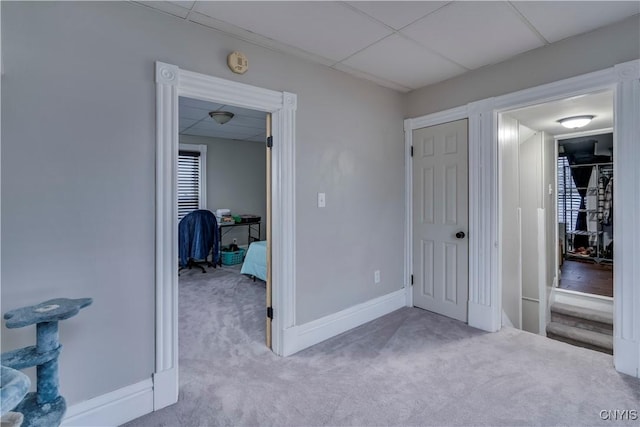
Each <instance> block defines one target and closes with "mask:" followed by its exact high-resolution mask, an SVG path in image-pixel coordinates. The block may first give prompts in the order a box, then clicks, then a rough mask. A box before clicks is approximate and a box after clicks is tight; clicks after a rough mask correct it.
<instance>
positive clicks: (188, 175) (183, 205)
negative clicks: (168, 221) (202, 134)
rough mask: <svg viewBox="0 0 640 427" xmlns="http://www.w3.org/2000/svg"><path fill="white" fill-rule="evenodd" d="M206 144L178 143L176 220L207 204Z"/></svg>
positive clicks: (203, 207)
mask: <svg viewBox="0 0 640 427" xmlns="http://www.w3.org/2000/svg"><path fill="white" fill-rule="evenodd" d="M206 183H207V146H206V145H193V144H180V151H179V153H178V221H180V220H181V219H182V218H183V217H184V216H185V215H187V214H188V213H189V212H191V211H194V210H196V209H206V206H207V191H206Z"/></svg>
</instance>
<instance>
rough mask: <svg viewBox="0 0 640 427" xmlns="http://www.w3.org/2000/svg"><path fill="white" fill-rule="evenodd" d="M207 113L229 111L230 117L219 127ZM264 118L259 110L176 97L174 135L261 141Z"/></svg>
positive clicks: (264, 133) (264, 115)
mask: <svg viewBox="0 0 640 427" xmlns="http://www.w3.org/2000/svg"><path fill="white" fill-rule="evenodd" d="M210 111H229V112H231V113H233V114H234V116H233V118H232V119H231V120H229V121H228V122H227V123H225V124H223V125H221V124H219V123H218V122H216V121H215V120H213V119H212V118H211V117H210V116H209V112H210ZM266 115H267V114H266V113H264V112H262V111H254V110H247V109H246V108H239V107H234V106H231V105H223V104H216V103H213V102H208V101H201V100H199V99H192V98H184V97H180V99H179V102H178V133H179V134H180V135H190V136H205V137H209V138H221V139H233V140H238V141H255V142H265V139H266Z"/></svg>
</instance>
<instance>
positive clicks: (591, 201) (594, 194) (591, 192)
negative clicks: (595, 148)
mask: <svg viewBox="0 0 640 427" xmlns="http://www.w3.org/2000/svg"><path fill="white" fill-rule="evenodd" d="M585 200H586V208H587V212H586V214H587V231H588V232H589V246H595V245H596V244H597V242H598V236H597V234H598V169H597V168H596V167H595V166H594V167H593V168H592V171H591V177H590V178H589V184H588V185H587V195H586V197H585Z"/></svg>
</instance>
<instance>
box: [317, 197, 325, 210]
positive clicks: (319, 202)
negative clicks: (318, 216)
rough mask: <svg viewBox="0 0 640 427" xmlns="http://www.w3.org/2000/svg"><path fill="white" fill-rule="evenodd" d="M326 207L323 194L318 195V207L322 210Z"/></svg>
mask: <svg viewBox="0 0 640 427" xmlns="http://www.w3.org/2000/svg"><path fill="white" fill-rule="evenodd" d="M325 206H326V199H325V195H324V193H318V207H319V208H324V207H325Z"/></svg>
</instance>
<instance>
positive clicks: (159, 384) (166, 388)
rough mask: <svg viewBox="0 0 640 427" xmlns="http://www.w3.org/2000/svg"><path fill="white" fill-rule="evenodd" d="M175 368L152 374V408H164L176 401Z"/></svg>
mask: <svg viewBox="0 0 640 427" xmlns="http://www.w3.org/2000/svg"><path fill="white" fill-rule="evenodd" d="M178 387H179V385H178V370H177V368H173V369H167V370H165V371H161V372H156V373H155V374H153V410H154V411H157V410H158V409H162V408H165V407H167V406H169V405H173V404H174V403H176V402H177V401H178Z"/></svg>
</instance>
